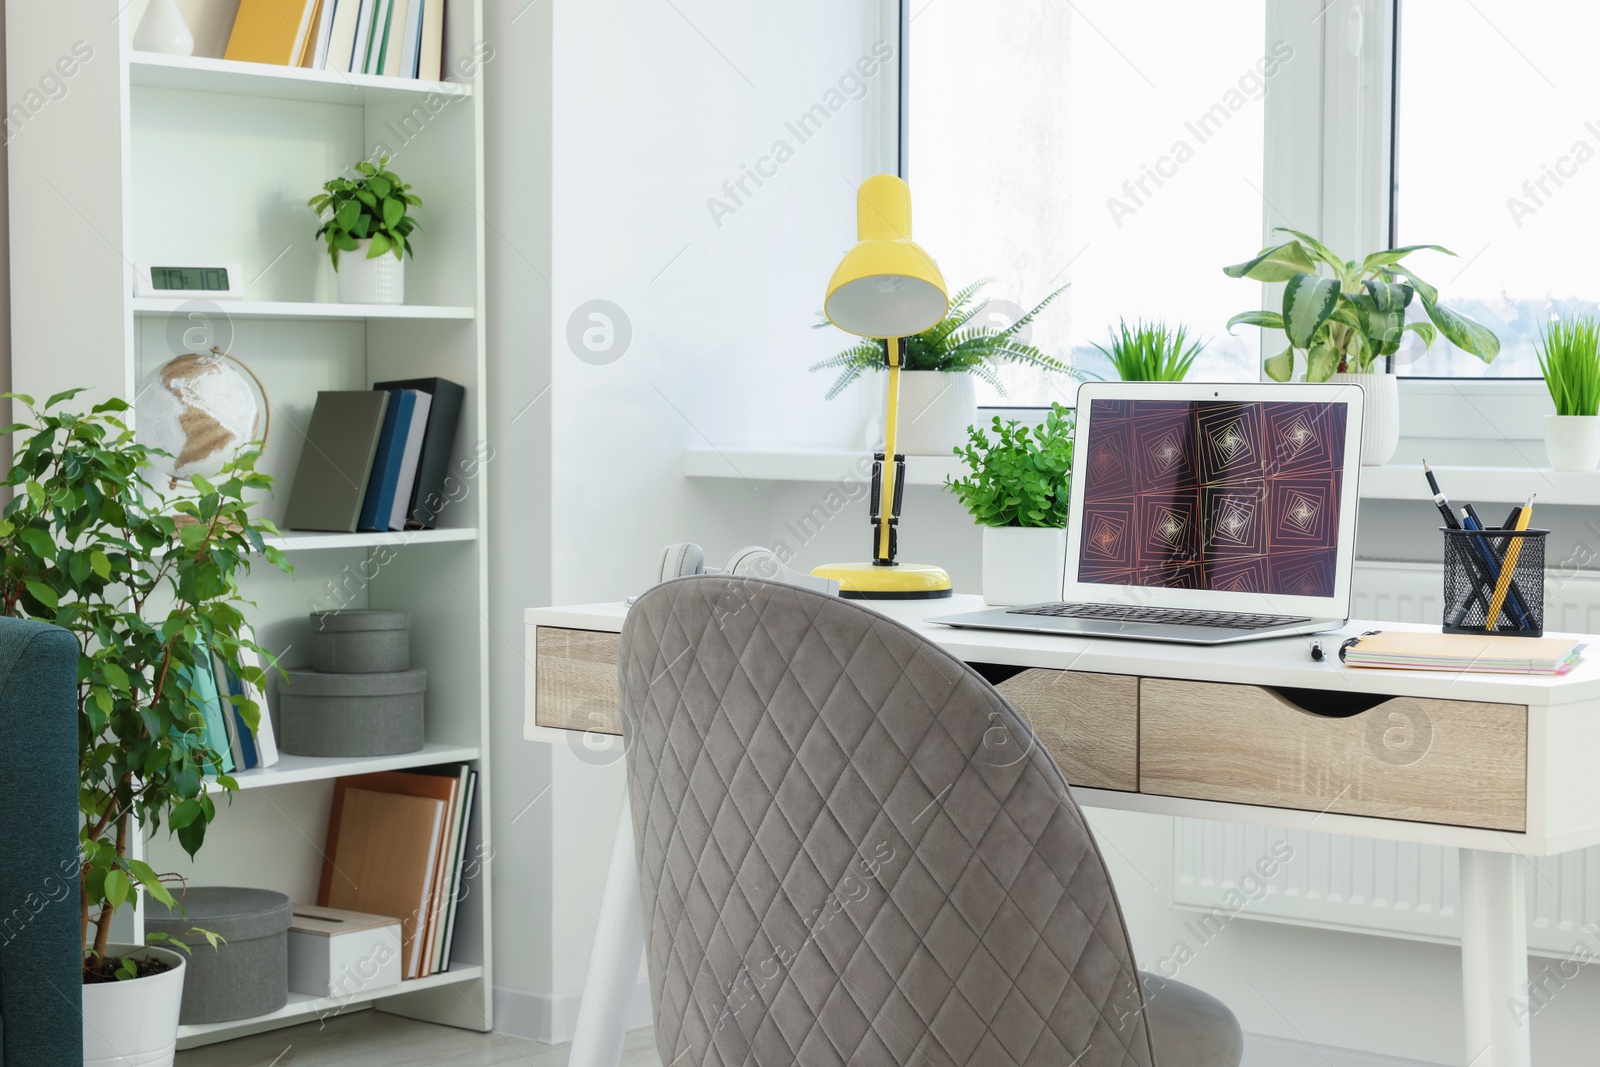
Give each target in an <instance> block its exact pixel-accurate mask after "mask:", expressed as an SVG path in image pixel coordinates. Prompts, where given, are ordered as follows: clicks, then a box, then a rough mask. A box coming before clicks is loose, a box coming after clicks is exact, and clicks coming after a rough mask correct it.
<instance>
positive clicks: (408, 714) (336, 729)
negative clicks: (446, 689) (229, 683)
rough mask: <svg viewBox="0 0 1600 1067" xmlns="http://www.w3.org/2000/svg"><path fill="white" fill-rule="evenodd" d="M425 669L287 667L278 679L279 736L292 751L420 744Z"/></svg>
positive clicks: (351, 751)
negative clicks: (342, 670) (375, 670)
mask: <svg viewBox="0 0 1600 1067" xmlns="http://www.w3.org/2000/svg"><path fill="white" fill-rule="evenodd" d="M427 686H428V672H427V671H424V670H415V671H396V672H394V673H392V674H322V673H320V672H318V671H287V672H285V676H284V679H283V680H282V681H281V682H279V683H278V715H279V719H280V720H281V722H280V729H281V732H282V736H281V737H280V738H279V740H278V747H279V748H281V749H283V751H285V752H288V753H292V754H293V755H296V756H394V755H398V754H400V753H402V752H416V751H417V750H419V749H420V748H422V743H423V734H422V693H423V690H424V689H426V688H427Z"/></svg>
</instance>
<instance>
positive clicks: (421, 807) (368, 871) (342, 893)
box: [317, 779, 448, 978]
mask: <svg viewBox="0 0 1600 1067" xmlns="http://www.w3.org/2000/svg"><path fill="white" fill-rule="evenodd" d="M447 807H448V805H447V804H446V803H445V802H444V801H442V800H436V799H434V798H432V797H425V796H405V795H403V794H399V793H389V792H379V791H377V790H372V789H352V788H349V787H348V786H347V785H346V784H345V781H344V780H343V779H341V780H340V781H339V783H338V784H337V786H336V787H335V789H334V795H333V813H332V815H331V817H330V818H329V820H328V847H327V850H326V852H325V853H324V855H325V856H326V857H327V859H326V862H325V863H324V865H323V868H322V886H321V889H320V890H319V891H318V893H317V903H318V904H319V905H321V906H322V907H325V908H344V909H345V910H347V911H364V912H367V913H368V914H371V915H392V916H394V917H395V918H397V919H399V920H400V945H401V956H402V959H403V962H404V974H405V976H406V977H407V978H415V977H417V975H418V974H419V973H420V972H421V967H422V952H423V948H424V926H425V921H426V918H427V915H428V905H429V903H430V896H431V894H432V891H433V887H434V876H435V872H436V869H437V867H438V862H439V850H440V846H441V841H440V839H441V837H442V836H443V833H442V831H443V828H444V821H445V812H446V809H447Z"/></svg>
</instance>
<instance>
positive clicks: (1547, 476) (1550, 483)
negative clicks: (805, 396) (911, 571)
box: [684, 447, 1600, 505]
mask: <svg viewBox="0 0 1600 1067" xmlns="http://www.w3.org/2000/svg"><path fill="white" fill-rule="evenodd" d="M870 461H871V457H870V456H868V455H867V453H866V452H865V451H860V452H854V451H849V450H847V449H826V448H817V449H800V448H755V447H744V448H722V449H716V448H691V449H689V450H688V453H687V455H686V457H685V461H684V473H685V474H686V475H688V476H689V477H690V478H735V479H743V480H746V481H751V482H812V483H829V482H839V481H844V480H846V479H856V480H858V481H864V480H865V479H866V478H867V477H869V476H870V474H871V467H870ZM963 470H964V464H962V462H961V461H960V460H958V459H956V458H955V457H954V456H950V457H943V456H909V457H907V459H906V484H907V485H943V484H944V480H945V477H946V476H950V477H959V476H960V475H961V473H962V472H963ZM1434 472H1435V473H1436V474H1437V475H1438V477H1439V480H1440V482H1441V483H1443V488H1444V489H1445V491H1446V492H1447V493H1448V494H1449V495H1450V497H1451V498H1452V499H1457V500H1461V501H1467V500H1473V501H1488V502H1490V503H1504V504H1513V503H1518V502H1520V501H1522V500H1523V499H1525V498H1526V497H1527V496H1528V495H1529V494H1530V493H1537V494H1538V495H1539V503H1541V504H1579V505H1583V504H1588V505H1600V471H1587V472H1574V471H1552V470H1544V469H1541V468H1537V467H1490V466H1447V465H1436V466H1435V467H1434ZM1361 496H1362V499H1364V500H1415V501H1429V500H1431V499H1432V497H1433V494H1432V493H1431V492H1429V491H1428V483H1427V481H1426V480H1425V479H1424V478H1423V476H1422V465H1421V464H1420V463H1395V464H1389V465H1387V466H1382V467H1363V468H1361Z"/></svg>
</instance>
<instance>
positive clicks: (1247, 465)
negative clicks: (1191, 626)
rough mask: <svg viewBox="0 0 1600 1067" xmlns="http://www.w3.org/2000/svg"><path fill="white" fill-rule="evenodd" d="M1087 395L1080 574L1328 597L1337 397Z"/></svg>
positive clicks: (1335, 553)
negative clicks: (1141, 397)
mask: <svg viewBox="0 0 1600 1067" xmlns="http://www.w3.org/2000/svg"><path fill="white" fill-rule="evenodd" d="M1089 403H1090V411H1089V415H1090V418H1089V425H1088V435H1087V440H1086V441H1084V442H1083V444H1082V447H1084V449H1085V454H1084V455H1082V456H1077V457H1075V460H1076V462H1075V463H1074V464H1073V467H1074V470H1075V472H1076V474H1075V476H1076V477H1078V478H1082V479H1084V484H1083V486H1082V490H1083V495H1082V501H1083V503H1082V505H1081V514H1080V515H1079V516H1078V521H1079V522H1081V524H1082V525H1081V528H1080V529H1081V544H1082V547H1081V549H1080V551H1079V555H1078V581H1080V582H1091V583H1096V584H1105V585H1124V586H1143V587H1159V588H1168V589H1197V590H1207V591H1223V592H1239V593H1266V594H1272V595H1284V596H1306V597H1329V596H1332V595H1334V585H1335V579H1336V570H1337V564H1338V559H1339V530H1340V522H1339V518H1340V516H1339V509H1340V500H1341V499H1342V491H1343V484H1342V483H1343V478H1344V462H1345V457H1344V449H1345V425H1346V421H1347V412H1346V407H1345V405H1344V404H1341V403H1296V402H1289V401H1244V402H1240V401H1226V400H1218V401H1206V400H1098V399H1097V400H1091V401H1089Z"/></svg>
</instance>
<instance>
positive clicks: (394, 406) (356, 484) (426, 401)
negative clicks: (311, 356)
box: [283, 378, 466, 533]
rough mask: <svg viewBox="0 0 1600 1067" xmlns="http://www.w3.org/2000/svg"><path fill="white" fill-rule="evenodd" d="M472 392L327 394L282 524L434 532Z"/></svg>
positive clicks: (404, 388) (438, 384)
mask: <svg viewBox="0 0 1600 1067" xmlns="http://www.w3.org/2000/svg"><path fill="white" fill-rule="evenodd" d="M465 395H466V390H464V389H463V388H462V387H461V386H459V385H457V384H456V383H455V382H451V381H446V380H445V379H443V378H412V379H408V380H405V381H394V382H379V383H378V384H377V385H376V386H374V387H373V388H372V389H370V390H337V391H334V390H324V391H322V392H319V393H318V394H317V404H316V407H315V408H313V409H312V412H311V423H310V425H309V426H307V427H306V431H305V444H304V447H303V450H302V451H301V453H300V463H299V466H298V467H297V468H296V469H295V475H294V482H293V484H291V485H290V487H289V502H288V504H287V506H286V507H285V510H284V517H283V524H284V526H286V527H287V528H288V529H291V530H324V531H333V532H342V533H354V532H355V531H356V530H358V529H360V530H376V531H382V530H406V529H412V530H428V529H432V528H433V526H434V524H435V523H436V522H437V520H438V518H439V513H440V512H441V511H443V510H444V507H445V504H446V503H447V502H448V498H447V497H446V495H445V480H446V478H447V477H448V476H449V473H450V451H451V449H452V448H453V447H454V445H455V436H456V426H457V425H458V423H459V422H460V419H461V401H462V398H463V397H464V396H465Z"/></svg>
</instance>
